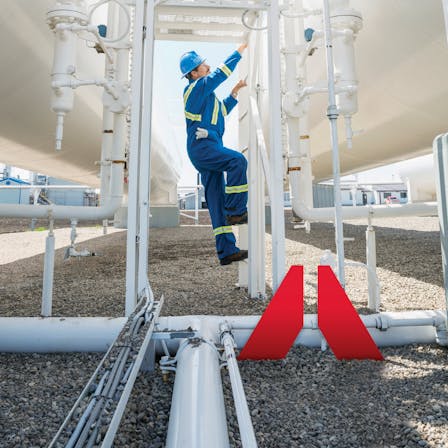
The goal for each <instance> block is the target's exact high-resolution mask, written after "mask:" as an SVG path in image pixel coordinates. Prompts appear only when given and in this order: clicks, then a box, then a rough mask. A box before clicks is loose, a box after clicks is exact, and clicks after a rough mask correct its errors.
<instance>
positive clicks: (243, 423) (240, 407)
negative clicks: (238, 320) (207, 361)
mask: <svg viewBox="0 0 448 448" xmlns="http://www.w3.org/2000/svg"><path fill="white" fill-rule="evenodd" d="M220 330H221V332H222V336H221V341H222V345H223V346H224V350H225V353H226V362H227V370H228V372H229V377H230V383H231V385H232V394H233V401H234V403H235V410H236V416H237V419H238V427H239V429H240V435H241V444H242V446H243V448H256V447H257V440H256V438H255V432H254V427H253V424H252V419H251V417H250V413H249V407H248V406H247V400H246V394H245V393H244V388H243V381H242V380H241V375H240V371H239V369H238V362H237V360H236V356H235V350H234V347H235V346H236V345H235V341H234V339H233V337H232V334H231V333H230V328H229V326H228V325H227V324H223V325H221V327H220Z"/></svg>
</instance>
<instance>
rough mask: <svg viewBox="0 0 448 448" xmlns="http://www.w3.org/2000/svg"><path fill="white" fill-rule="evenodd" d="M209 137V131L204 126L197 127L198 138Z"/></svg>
mask: <svg viewBox="0 0 448 448" xmlns="http://www.w3.org/2000/svg"><path fill="white" fill-rule="evenodd" d="M207 137H208V131H207V129H204V128H197V129H196V140H200V139H201V138H207Z"/></svg>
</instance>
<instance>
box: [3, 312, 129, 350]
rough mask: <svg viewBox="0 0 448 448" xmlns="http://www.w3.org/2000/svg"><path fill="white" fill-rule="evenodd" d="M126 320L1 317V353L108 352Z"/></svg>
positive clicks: (106, 318)
mask: <svg viewBox="0 0 448 448" xmlns="http://www.w3.org/2000/svg"><path fill="white" fill-rule="evenodd" d="M125 322H126V319H125V318H123V317H120V318H110V317H47V318H41V317H0V352H22V353H53V352H105V351H106V350H107V349H108V347H109V346H110V344H112V342H113V341H114V339H115V338H116V337H117V335H118V333H119V332H120V330H121V328H122V327H123V325H124V323H125Z"/></svg>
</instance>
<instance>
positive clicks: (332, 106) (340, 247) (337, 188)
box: [323, 0, 345, 288]
mask: <svg viewBox="0 0 448 448" xmlns="http://www.w3.org/2000/svg"><path fill="white" fill-rule="evenodd" d="M323 15H324V29H325V54H326V59H327V78H328V110H327V116H328V119H329V120H330V127H331V147H332V155H333V182H334V207H335V229H336V231H335V239H336V251H337V258H338V279H339V283H340V284H341V285H342V287H343V288H345V269H344V259H345V256H344V232H343V221H342V204H341V176H340V166H339V143H338V125H337V122H338V115H339V114H338V109H337V107H336V96H335V86H334V83H335V80H334V64H333V52H332V36H331V22H330V6H329V1H328V0H323Z"/></svg>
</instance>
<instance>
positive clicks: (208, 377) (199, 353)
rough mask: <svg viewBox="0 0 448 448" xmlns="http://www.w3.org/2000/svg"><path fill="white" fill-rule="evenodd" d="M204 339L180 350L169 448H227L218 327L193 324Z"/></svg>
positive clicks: (170, 421)
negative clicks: (215, 342)
mask: <svg viewBox="0 0 448 448" xmlns="http://www.w3.org/2000/svg"><path fill="white" fill-rule="evenodd" d="M192 323H193V326H195V327H196V328H200V331H201V336H202V338H203V339H198V340H196V341H195V342H193V341H191V342H190V343H185V342H184V345H183V348H182V349H179V351H178V354H177V356H176V358H177V368H176V379H175V382H174V389H173V398H172V403H171V411H170V420H169V424H168V436H167V440H166V446H167V448H210V447H213V448H227V447H228V446H229V435H228V432H227V420H226V412H225V407H224V395H223V390H222V383H221V371H220V360H219V355H218V351H217V350H216V347H215V346H214V339H215V337H216V336H217V331H216V325H213V324H211V323H210V321H208V320H196V321H193V322H192Z"/></svg>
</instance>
